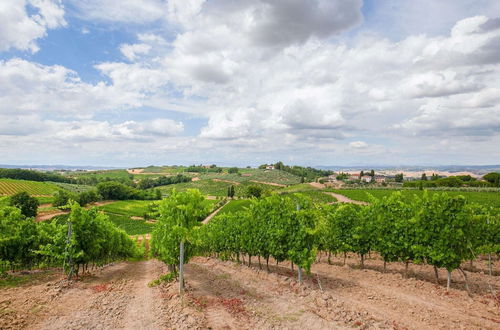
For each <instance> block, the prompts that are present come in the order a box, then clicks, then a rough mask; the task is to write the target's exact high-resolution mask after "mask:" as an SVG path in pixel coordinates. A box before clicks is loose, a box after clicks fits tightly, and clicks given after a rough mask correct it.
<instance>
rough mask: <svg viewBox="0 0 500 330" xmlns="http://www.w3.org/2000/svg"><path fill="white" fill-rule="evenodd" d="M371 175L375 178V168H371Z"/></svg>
mask: <svg viewBox="0 0 500 330" xmlns="http://www.w3.org/2000/svg"><path fill="white" fill-rule="evenodd" d="M370 176H371V177H372V178H373V177H374V176H375V171H374V170H371V171H370Z"/></svg>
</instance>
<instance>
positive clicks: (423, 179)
mask: <svg viewBox="0 0 500 330" xmlns="http://www.w3.org/2000/svg"><path fill="white" fill-rule="evenodd" d="M421 180H422V181H427V174H425V172H424V173H422V178H421Z"/></svg>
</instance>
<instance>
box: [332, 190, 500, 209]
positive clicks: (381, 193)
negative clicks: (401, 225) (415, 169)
mask: <svg viewBox="0 0 500 330" xmlns="http://www.w3.org/2000/svg"><path fill="white" fill-rule="evenodd" d="M394 191H395V190H391V189H378V190H377V189H369V190H362V189H352V190H349V189H342V190H333V192H335V193H338V194H341V195H344V196H347V197H349V198H350V199H354V200H358V201H364V202H369V201H370V197H369V195H372V196H373V197H376V198H379V199H380V198H382V197H386V196H390V195H391V194H392V193H394ZM400 192H401V194H402V196H403V198H404V199H405V200H407V201H411V200H413V199H414V196H418V197H422V195H423V193H424V191H422V190H400ZM435 193H440V192H439V191H436V190H428V194H430V195H432V194H435ZM446 193H447V194H448V195H450V196H464V197H465V198H466V199H467V200H469V201H470V202H474V203H477V204H480V205H483V206H491V207H496V208H500V192H498V191H492V192H489V191H446Z"/></svg>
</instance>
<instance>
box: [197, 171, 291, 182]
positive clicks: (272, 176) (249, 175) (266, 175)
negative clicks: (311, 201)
mask: <svg viewBox="0 0 500 330" xmlns="http://www.w3.org/2000/svg"><path fill="white" fill-rule="evenodd" d="M199 178H200V179H221V180H228V181H235V182H245V181H259V182H270V183H277V184H283V185H291V184H297V183H300V177H298V176H296V175H293V174H290V173H288V172H284V171H278V170H260V169H241V170H240V173H236V174H228V173H205V174H200V176H199Z"/></svg>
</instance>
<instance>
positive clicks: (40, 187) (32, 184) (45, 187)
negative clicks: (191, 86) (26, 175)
mask: <svg viewBox="0 0 500 330" xmlns="http://www.w3.org/2000/svg"><path fill="white" fill-rule="evenodd" d="M22 191H26V192H27V193H28V194H30V195H35V196H37V195H38V196H40V195H52V194H53V193H55V192H56V191H57V187H56V186H55V185H53V184H52V183H46V182H37V181H28V180H13V179H0V195H4V196H5V195H7V196H10V195H14V194H17V193H19V192H22Z"/></svg>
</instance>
